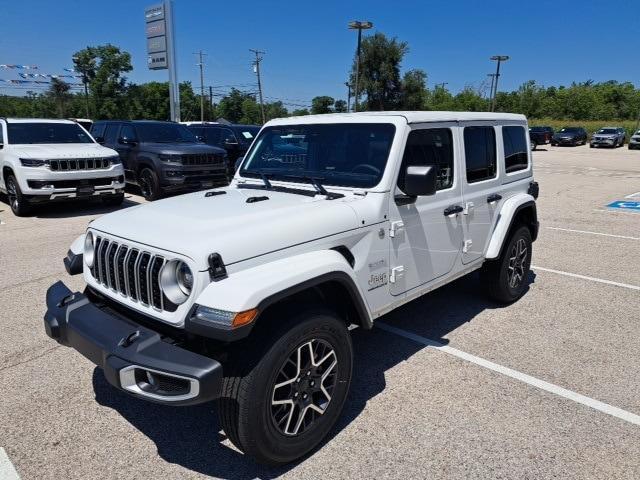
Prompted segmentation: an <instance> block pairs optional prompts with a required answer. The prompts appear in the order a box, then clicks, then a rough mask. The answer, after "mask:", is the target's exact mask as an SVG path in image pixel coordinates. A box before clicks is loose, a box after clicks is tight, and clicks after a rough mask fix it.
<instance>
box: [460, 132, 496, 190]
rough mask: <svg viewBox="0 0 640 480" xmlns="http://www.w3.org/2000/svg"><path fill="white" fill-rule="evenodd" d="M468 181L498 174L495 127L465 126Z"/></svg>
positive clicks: (480, 179)
mask: <svg viewBox="0 0 640 480" xmlns="http://www.w3.org/2000/svg"><path fill="white" fill-rule="evenodd" d="M464 155H465V161H466V167H467V183H475V182H481V181H482V180H487V179H489V178H495V176H496V132H495V130H494V129H493V127H464Z"/></svg>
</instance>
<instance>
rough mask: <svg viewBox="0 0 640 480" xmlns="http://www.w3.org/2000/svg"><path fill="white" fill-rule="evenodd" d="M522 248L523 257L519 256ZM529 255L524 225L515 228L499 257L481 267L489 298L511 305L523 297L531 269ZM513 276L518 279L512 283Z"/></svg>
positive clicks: (528, 236)
mask: <svg viewBox="0 0 640 480" xmlns="http://www.w3.org/2000/svg"><path fill="white" fill-rule="evenodd" d="M523 247H524V248H525V250H524V255H521V253H520V252H521V248H523ZM531 253H532V241H531V232H530V231H529V229H528V228H527V227H525V226H524V225H521V226H518V227H516V228H515V229H514V230H513V231H512V233H511V235H510V236H509V238H508V240H507V243H506V244H505V246H504V248H503V250H502V253H501V255H500V257H499V258H497V259H496V260H493V261H490V262H488V263H487V264H486V265H485V266H484V267H483V272H482V276H483V283H484V284H485V285H486V286H487V290H488V293H489V296H490V297H491V298H493V299H494V300H497V301H498V302H500V303H512V302H515V301H516V300H518V299H519V298H520V297H521V296H522V295H524V292H525V291H526V289H527V277H528V276H529V269H530V267H531ZM514 258H515V259H514ZM513 275H516V277H519V278H515V281H514V277H513Z"/></svg>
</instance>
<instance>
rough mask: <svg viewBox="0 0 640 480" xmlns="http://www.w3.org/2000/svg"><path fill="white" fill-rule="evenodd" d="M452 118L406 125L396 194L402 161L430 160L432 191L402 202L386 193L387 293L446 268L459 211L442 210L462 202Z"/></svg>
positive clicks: (458, 239) (457, 245)
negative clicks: (433, 180)
mask: <svg viewBox="0 0 640 480" xmlns="http://www.w3.org/2000/svg"><path fill="white" fill-rule="evenodd" d="M456 130H457V125H456V124H455V123H453V122H452V123H438V124H423V125H415V126H413V127H412V129H411V131H410V132H409V135H408V137H407V142H406V145H405V151H404V154H403V159H402V165H401V166H400V171H399V174H398V180H397V186H396V192H395V193H396V194H401V193H402V188H403V186H404V174H405V172H406V169H407V167H409V166H419V165H434V166H436V167H437V169H438V173H437V175H438V182H437V191H436V193H435V194H434V195H431V196H424V197H417V198H416V199H415V201H413V202H409V203H404V204H403V202H399V201H398V200H396V199H394V197H393V196H392V198H391V206H390V209H389V212H390V216H389V219H390V231H389V237H390V247H391V253H390V262H391V265H390V278H389V281H390V285H389V288H390V293H391V294H392V295H400V294H403V293H404V292H407V291H409V290H411V289H413V288H416V287H419V286H421V285H424V284H427V283H429V282H431V281H432V280H435V279H437V278H439V277H442V276H443V275H446V274H447V273H449V272H450V271H451V270H452V269H453V268H454V266H455V264H456V262H458V261H459V260H458V258H459V254H460V249H461V246H462V223H461V219H460V215H458V214H455V213H454V214H451V215H447V214H445V211H446V210H447V209H448V208H450V207H453V206H459V205H460V204H461V202H462V190H461V185H460V181H459V180H460V178H459V177H460V176H459V175H458V174H457V171H458V169H459V161H458V158H459V157H460V150H459V143H458V142H456V140H455V138H456Z"/></svg>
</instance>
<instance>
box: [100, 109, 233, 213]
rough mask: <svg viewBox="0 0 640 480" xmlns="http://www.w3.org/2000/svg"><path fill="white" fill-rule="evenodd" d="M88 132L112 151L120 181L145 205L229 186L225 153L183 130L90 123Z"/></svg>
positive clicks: (178, 127)
mask: <svg viewBox="0 0 640 480" xmlns="http://www.w3.org/2000/svg"><path fill="white" fill-rule="evenodd" d="M91 133H92V135H93V136H94V137H95V138H96V140H97V141H98V142H100V143H102V144H103V145H106V146H108V147H111V148H113V149H114V150H116V151H117V152H118V154H119V155H120V158H121V159H122V163H123V165H124V171H125V177H126V181H127V182H128V183H132V184H135V185H138V186H139V187H140V190H141V191H142V195H143V196H144V198H145V199H147V200H156V199H158V198H160V197H161V196H162V195H163V193H165V192H175V191H185V190H198V189H203V188H211V187H218V186H222V185H227V184H228V183H229V180H228V177H227V162H226V152H225V151H224V150H222V149H220V148H217V147H212V146H209V145H203V144H202V143H199V142H198V140H197V139H196V137H195V135H193V133H191V131H190V130H189V129H188V128H187V127H185V126H184V125H180V124H178V123H173V122H159V121H147V120H136V121H123V120H108V121H99V122H96V123H94V125H93V127H92V128H91Z"/></svg>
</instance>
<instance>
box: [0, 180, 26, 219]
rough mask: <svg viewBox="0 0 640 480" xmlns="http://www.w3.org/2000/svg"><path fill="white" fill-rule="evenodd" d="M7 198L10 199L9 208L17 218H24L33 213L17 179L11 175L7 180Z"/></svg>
mask: <svg viewBox="0 0 640 480" xmlns="http://www.w3.org/2000/svg"><path fill="white" fill-rule="evenodd" d="M6 182H7V184H6V186H7V197H9V206H10V207H11V211H12V212H13V214H14V215H15V216H16V217H24V216H26V215H28V214H29V213H30V212H31V205H29V203H28V202H27V199H26V198H24V195H23V194H22V190H20V185H19V184H18V181H17V180H16V177H14V176H13V175H9V176H8V177H7V178H6Z"/></svg>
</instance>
